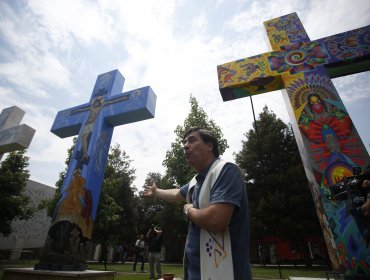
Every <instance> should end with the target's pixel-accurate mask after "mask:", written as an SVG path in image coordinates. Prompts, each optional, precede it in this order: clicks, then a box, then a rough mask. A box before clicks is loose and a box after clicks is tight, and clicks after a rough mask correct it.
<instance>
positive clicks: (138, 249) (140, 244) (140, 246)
mask: <svg viewBox="0 0 370 280" xmlns="http://www.w3.org/2000/svg"><path fill="white" fill-rule="evenodd" d="M144 250H145V241H144V234H140V238H139V239H138V240H136V243H135V261H134V267H133V269H132V270H133V271H136V264H137V263H138V261H141V270H140V271H141V272H143V273H144V272H145V271H144V263H145V259H144Z"/></svg>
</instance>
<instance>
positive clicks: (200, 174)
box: [196, 158, 219, 181]
mask: <svg viewBox="0 0 370 280" xmlns="http://www.w3.org/2000/svg"><path fill="white" fill-rule="evenodd" d="M218 159H219V158H214V159H213V160H212V161H211V162H210V163H209V164H208V166H207V167H206V168H204V169H203V170H202V171H200V172H199V173H198V175H197V176H196V178H197V181H198V176H199V178H203V179H204V178H205V177H206V176H207V173H208V171H209V169H210V168H211V166H212V164H213V163H214V162H215V161H216V160H218Z"/></svg>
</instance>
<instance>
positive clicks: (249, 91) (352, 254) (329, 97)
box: [217, 13, 370, 275]
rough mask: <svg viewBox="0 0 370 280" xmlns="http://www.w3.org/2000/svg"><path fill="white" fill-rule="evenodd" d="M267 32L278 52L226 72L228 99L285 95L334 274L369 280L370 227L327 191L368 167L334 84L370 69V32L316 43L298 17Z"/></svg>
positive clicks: (222, 73) (221, 70)
mask: <svg viewBox="0 0 370 280" xmlns="http://www.w3.org/2000/svg"><path fill="white" fill-rule="evenodd" d="M264 25H265V28H266V30H267V35H268V37H269V40H270V44H271V46H272V49H273V51H271V52H268V53H263V54H260V55H256V56H253V57H249V58H245V59H240V60H238V61H235V62H230V63H226V64H223V65H219V66H218V67H217V70H218V79H219V87H220V91H221V95H222V98H223V100H224V101H228V100H233V99H236V98H241V97H246V96H250V95H255V94H259V93H264V92H268V91H273V90H279V89H283V96H284V98H285V103H286V105H287V109H288V111H289V114H290V118H291V123H292V124H293V129H294V132H295V137H296V140H297V143H298V146H299V149H300V152H301V155H304V156H303V157H302V160H303V163H304V165H305V170H306V174H307V177H308V180H309V183H310V187H311V192H312V194H313V199H314V202H315V205H316V209H317V213H318V215H319V219H320V223H321V225H322V228H323V232H324V237H325V241H326V244H327V247H328V250H329V255H330V258H331V262H332V264H333V268H334V269H341V270H342V271H344V272H345V274H347V275H361V274H367V275H369V274H370V261H369V260H370V250H369V247H368V246H367V244H368V243H369V242H370V233H369V232H368V231H367V230H366V228H367V229H369V228H370V220H367V221H366V220H365V219H364V218H363V217H360V218H359V217H358V216H357V215H354V214H353V215H349V214H348V213H347V212H346V206H345V202H343V201H333V200H332V199H330V196H331V192H330V190H329V188H328V186H330V185H333V184H335V183H336V182H337V181H338V180H339V179H340V178H343V177H344V176H349V175H352V167H353V166H361V167H362V169H363V170H364V169H365V168H367V167H369V155H368V153H367V151H366V149H365V146H364V145H363V143H362V141H361V139H360V137H359V135H358V133H357V131H356V129H355V127H354V125H353V123H352V120H351V118H350V116H349V115H348V112H347V110H346V109H345V107H344V105H343V102H342V101H341V99H340V97H339V95H338V93H337V91H336V89H335V88H334V85H333V83H332V81H331V78H333V77H339V76H343V75H348V74H353V73H359V72H362V71H367V70H370V26H366V27H364V28H359V29H355V30H352V31H348V32H344V33H341V34H337V35H334V36H330V37H327V38H322V39H319V40H315V41H311V40H310V39H309V37H308V36H307V34H306V32H305V30H304V28H303V26H302V23H301V22H300V20H299V18H298V16H297V14H296V13H293V14H289V15H286V16H283V17H280V18H276V19H272V20H269V21H266V22H265V23H264ZM364 223H365V224H367V226H366V227H365V228H364V227H363V225H364Z"/></svg>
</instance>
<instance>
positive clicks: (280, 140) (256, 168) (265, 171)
mask: <svg viewBox="0 0 370 280" xmlns="http://www.w3.org/2000/svg"><path fill="white" fill-rule="evenodd" d="M256 122H257V124H254V125H253V129H251V130H250V131H249V132H248V133H246V134H245V136H246V138H247V140H243V141H242V150H241V151H240V152H239V153H237V154H236V155H235V160H236V163H237V164H238V165H239V166H240V168H241V169H242V170H243V172H244V174H245V178H246V182H247V191H248V199H249V209H250V229H251V238H252V239H256V238H258V237H262V236H273V237H278V238H283V239H287V240H290V241H291V242H293V244H295V246H296V247H297V249H300V250H301V253H302V254H304V255H305V254H306V250H305V248H306V247H307V246H305V244H304V242H303V241H304V237H307V236H312V235H314V236H318V235H320V236H321V230H320V226H319V222H318V218H317V215H316V211H315V207H314V203H313V200H312V197H311V194H310V190H309V185H308V181H307V178H306V175H305V172H304V168H303V165H302V161H301V158H300V154H299V151H298V147H297V144H296V142H295V139H294V135H293V132H292V131H291V129H290V128H289V127H288V126H287V125H286V124H285V123H284V122H283V121H282V120H280V119H278V118H277V117H276V115H275V114H274V113H272V112H270V111H269V110H268V108H267V107H264V109H263V112H262V113H261V114H260V115H259V119H258V120H257V121H256ZM257 132H258V133H257Z"/></svg>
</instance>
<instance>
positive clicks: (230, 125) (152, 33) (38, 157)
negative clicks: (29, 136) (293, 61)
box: [0, 0, 370, 190]
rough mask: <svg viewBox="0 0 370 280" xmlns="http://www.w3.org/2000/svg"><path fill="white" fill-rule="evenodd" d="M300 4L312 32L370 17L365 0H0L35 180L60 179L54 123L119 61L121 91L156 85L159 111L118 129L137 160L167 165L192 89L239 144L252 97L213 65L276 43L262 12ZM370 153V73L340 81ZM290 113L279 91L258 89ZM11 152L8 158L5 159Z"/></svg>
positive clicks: (59, 142)
mask: <svg viewBox="0 0 370 280" xmlns="http://www.w3.org/2000/svg"><path fill="white" fill-rule="evenodd" d="M292 12H296V13H297V14H298V16H299V17H300V19H301V21H302V23H303V25H304V27H305V29H306V32H307V33H308V35H309V37H310V39H311V40H315V39H320V38H323V37H327V36H330V35H334V34H337V33H341V32H345V31H348V30H352V29H356V28H359V27H363V26H366V25H369V24H370V1H369V0H355V1H353V0H325V1H322V0H312V1H309V0H306V1H304V0H302V1H296V0H285V1H281V0H264V1H258V0H256V1H251V0H243V1H242V0H155V1H150V0H146V1H144V0H132V1H131V0H63V1H56V0H27V1H26V0H0V111H1V110H3V109H5V108H8V107H11V106H18V107H20V108H21V109H22V110H24V111H25V116H24V117H23V119H22V122H21V123H22V124H27V125H29V126H31V127H33V128H34V129H36V133H35V135H34V137H33V140H32V142H31V144H30V147H29V148H28V150H27V156H29V157H30V160H29V167H28V169H29V171H30V179H31V180H34V181H37V182H40V183H42V184H46V185H49V186H55V183H56V181H57V180H58V178H59V173H60V172H61V171H63V170H64V168H65V166H66V165H65V163H64V162H65V160H66V157H67V149H68V148H70V147H71V145H72V137H69V138H64V139H62V138H59V137H58V136H56V135H54V134H53V133H51V132H50V129H51V126H52V124H53V122H54V119H55V117H56V115H57V113H58V111H61V110H64V109H69V108H72V107H75V106H77V105H81V104H85V103H87V102H88V101H89V99H90V96H91V93H92V90H93V87H94V85H95V81H96V78H97V76H98V75H99V74H102V73H106V72H109V71H112V70H115V69H118V70H119V71H120V72H121V74H122V75H123V76H124V77H125V84H124V87H123V90H122V92H126V91H130V90H134V89H136V88H140V87H144V86H150V87H151V88H152V89H153V91H154V92H155V94H156V96H157V103H156V112H155V117H154V118H152V119H148V120H145V121H141V122H135V123H131V124H126V125H122V126H118V127H116V128H115V129H114V133H113V138H112V142H111V145H115V144H119V145H120V146H121V148H122V149H123V150H125V152H126V153H127V155H128V156H129V158H130V159H131V160H132V162H131V166H132V167H133V168H135V169H136V174H135V175H136V180H135V181H134V185H135V186H136V187H137V188H138V189H139V190H140V188H141V187H142V186H143V185H144V181H145V178H146V176H147V174H148V173H149V172H159V173H161V174H162V175H164V173H165V168H164V167H163V165H162V162H163V160H164V159H165V155H166V152H167V151H168V150H169V149H170V147H171V143H172V142H174V141H175V138H176V135H175V133H174V131H175V129H176V126H178V125H183V123H184V120H185V118H186V117H187V116H188V114H189V112H190V103H189V98H190V95H192V96H194V97H195V98H196V99H197V100H198V103H199V105H200V106H201V107H202V108H203V109H204V111H205V112H206V113H207V115H208V117H209V119H212V120H213V121H215V123H216V124H217V125H218V126H219V127H220V128H221V130H222V132H223V134H224V137H225V139H226V140H227V141H228V144H229V148H228V149H227V150H226V152H225V154H224V155H223V158H224V159H226V160H230V161H234V153H238V152H239V151H240V150H241V147H242V140H246V138H245V133H246V132H248V131H249V130H250V129H251V128H252V124H253V112H252V109H251V103H250V99H249V98H242V99H237V100H233V101H228V102H223V101H222V98H221V95H220V92H219V89H218V79H217V65H220V64H224V63H227V62H231V61H235V60H238V59H242V58H246V57H250V56H253V55H257V54H260V53H265V52H268V51H270V48H269V45H268V43H267V38H266V35H265V30H264V27H263V22H264V21H266V20H269V19H273V18H276V17H280V16H283V15H286V14H289V13H292ZM333 82H334V85H335V86H336V89H337V91H338V92H339V95H340V96H341V98H342V101H343V103H344V105H345V106H346V109H347V111H348V112H349V114H350V116H351V118H352V121H353V123H354V124H355V127H356V128H357V130H358V132H359V134H360V137H361V138H362V141H363V142H364V145H365V146H366V148H367V150H368V152H369V151H370V130H369V120H370V107H369V105H370V72H365V73H360V74H355V75H350V76H346V77H341V78H336V79H334V80H333ZM253 103H254V110H255V114H256V116H257V117H258V114H259V113H260V112H262V109H263V107H264V106H267V107H268V108H269V109H270V110H272V111H273V112H274V113H275V114H276V115H277V117H279V118H280V119H282V120H283V121H284V122H285V123H289V122H290V120H289V117H288V113H287V110H286V105H285V103H284V101H283V98H282V94H281V92H280V91H275V92H270V93H265V94H260V95H257V96H254V97H253ZM5 157H6V155H4V157H3V159H5Z"/></svg>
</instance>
